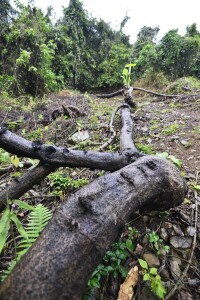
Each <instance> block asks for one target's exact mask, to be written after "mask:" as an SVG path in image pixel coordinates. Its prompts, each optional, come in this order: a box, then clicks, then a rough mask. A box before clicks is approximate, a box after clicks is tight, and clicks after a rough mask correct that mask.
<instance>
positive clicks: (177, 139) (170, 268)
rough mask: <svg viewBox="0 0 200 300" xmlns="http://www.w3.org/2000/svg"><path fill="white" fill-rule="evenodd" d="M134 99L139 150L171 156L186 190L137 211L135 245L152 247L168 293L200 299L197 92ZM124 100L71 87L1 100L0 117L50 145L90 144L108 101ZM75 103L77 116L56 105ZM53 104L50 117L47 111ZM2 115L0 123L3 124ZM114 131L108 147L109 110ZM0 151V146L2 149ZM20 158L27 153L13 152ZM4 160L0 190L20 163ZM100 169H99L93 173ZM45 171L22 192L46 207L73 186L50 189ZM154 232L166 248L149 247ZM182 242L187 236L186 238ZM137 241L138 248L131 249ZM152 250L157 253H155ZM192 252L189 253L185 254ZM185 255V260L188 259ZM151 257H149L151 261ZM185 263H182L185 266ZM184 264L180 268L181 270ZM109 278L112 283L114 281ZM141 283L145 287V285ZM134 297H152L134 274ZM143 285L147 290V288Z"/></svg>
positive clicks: (76, 172) (96, 140)
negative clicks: (32, 99) (161, 208)
mask: <svg viewBox="0 0 200 300" xmlns="http://www.w3.org/2000/svg"><path fill="white" fill-rule="evenodd" d="M134 100H135V102H136V104H137V107H136V108H135V109H133V110H132V118H133V123H134V137H133V138H134V142H135V144H136V146H137V148H138V149H139V150H140V151H143V152H145V153H147V154H153V155H156V154H160V155H162V156H163V157H166V158H167V159H170V160H171V161H173V162H174V163H175V164H176V165H177V167H178V168H180V172H181V174H182V176H184V177H185V179H186V180H187V183H188V188H189V189H188V194H187V196H186V198H185V200H184V202H183V204H182V205H181V206H180V207H177V208H174V209H171V210H170V211H169V212H165V213H163V214H161V213H157V212H152V213H151V214H148V215H146V214H145V215H144V214H140V212H137V214H136V215H135V218H134V219H133V221H132V222H131V225H132V226H134V227H135V228H136V229H137V230H139V232H140V237H138V238H137V240H136V245H137V247H136V250H135V251H136V252H137V255H138V256H139V257H143V255H144V254H145V253H151V254H152V255H153V258H152V259H156V258H158V260H159V264H158V265H157V267H158V269H159V274H160V276H161V278H162V280H163V282H165V286H166V288H167V290H168V293H169V292H170V290H171V289H172V288H173V287H175V288H176V289H175V291H174V293H173V295H172V296H171V297H170V299H178V300H182V299H187V300H188V299H200V213H199V212H198V211H197V210H198V207H199V206H200V191H199V190H198V186H199V187H200V100H193V101H191V100H190V101H189V102H187V101H185V100H184V101H183V102H181V101H180V102H177V101H176V100H175V99H172V100H168V99H162V98H158V97H152V96H149V95H147V94H146V95H145V94H144V93H143V94H142V93H137V95H135V98H134ZM122 102H123V98H122V97H115V98H111V99H101V98H97V97H96V96H95V95H91V94H79V93H75V92H72V91H68V90H66V91H62V92H60V93H57V94H53V95H50V96H49V97H48V99H45V100H43V101H41V100H38V103H37V105H32V106H27V107H23V109H22V108H20V104H17V105H16V106H15V107H14V108H13V109H10V110H9V111H8V110H7V109H6V106H5V105H4V106H2V109H1V111H0V124H1V125H5V126H7V128H8V129H10V130H11V131H13V132H15V133H17V134H19V135H21V136H23V137H25V138H27V139H29V140H33V141H34V140H38V139H39V140H42V142H43V143H52V144H56V145H57V146H64V145H65V146H67V147H73V148H74V149H93V150H99V147H100V146H101V145H102V144H103V143H104V142H105V141H106V140H108V139H109V130H108V124H109V121H110V117H111V114H112V111H113V110H114V108H116V107H117V106H118V105H120V104H121V103H122ZM69 105H73V106H76V107H78V108H79V109H80V111H82V112H84V113H85V115H84V116H80V117H78V118H77V117H76V115H75V114H73V113H72V114H71V115H70V117H69V116H68V117H67V116H64V114H63V106H64V107H67V106H69ZM55 110H57V113H58V114H57V115H56V118H53V117H52V113H53V112H55ZM2 122H3V124H2ZM114 125H115V129H116V131H117V139H116V141H115V143H114V144H113V145H110V146H108V148H107V151H118V150H119V131H120V115H117V116H116V118H115V122H114ZM76 132H79V133H81V134H86V133H87V134H88V135H89V139H87V140H84V141H82V142H76V141H74V140H73V135H74V133H76ZM2 153H3V151H2V152H0V154H1V155H2ZM20 160H21V161H23V162H25V161H28V160H27V159H23V158H20ZM10 165H11V164H10V162H9V160H7V161H3V159H2V160H1V166H0V168H1V169H3V170H6V168H7V170H8V172H3V171H2V172H0V190H3V189H4V188H5V187H6V186H7V185H8V184H10V182H11V181H12V180H16V178H17V177H18V176H21V174H22V173H24V172H25V171H26V168H22V167H21V168H20V167H17V168H15V167H14V166H13V165H12V166H11V167H10ZM60 172H63V174H65V176H66V174H67V176H69V177H71V178H73V179H74V180H79V179H82V178H87V179H88V182H90V181H92V180H93V179H94V178H96V177H97V176H100V175H102V174H103V172H100V171H99V170H95V171H91V170H87V169H78V168H76V169H69V168H66V169H65V170H64V168H60ZM99 173H101V174H100V175H99ZM51 180H52V179H51V178H46V179H45V180H44V181H43V183H41V185H39V186H35V187H33V188H32V189H31V190H30V191H29V192H28V193H26V194H25V195H24V196H22V197H21V200H26V201H28V203H29V204H37V203H39V202H42V203H44V204H45V205H47V206H48V207H50V208H51V209H52V210H53V211H54V210H55V208H56V207H57V206H59V203H60V201H63V199H64V197H66V196H67V195H68V194H69V193H72V192H74V191H75V190H76V188H74V187H71V188H69V189H68V188H63V190H61V189H60V190H59V191H58V192H57V194H56V193H55V192H54V191H53V188H52V184H51V183H52V181H51ZM26 217H27V214H26V213H24V212H20V213H19V218H20V219H21V221H22V223H25V222H26ZM152 231H154V232H156V233H157V234H159V236H160V237H161V238H162V240H163V241H164V242H165V243H166V245H168V246H169V247H170V252H169V253H168V254H167V255H166V253H165V255H162V253H161V254H158V253H156V252H155V251H154V250H155V249H153V248H152V245H150V244H149V240H148V239H147V234H148V233H149V232H152ZM11 240H12V238H11V237H10V238H9V241H10V242H8V247H7V249H6V250H5V251H4V252H3V254H2V255H1V257H0V270H1V271H2V270H4V269H6V268H7V266H8V264H9V262H10V261H11V260H12V258H13V257H14V249H13V248H12V247H13V242H12V241H11ZM185 244H187V245H186V246H185ZM139 248H140V250H141V249H142V250H141V251H139V250H138V249H139ZM155 257H156V258H155ZM190 260H191V261H190ZM133 261H135V256H134V258H133V257H131V255H130V257H129V260H128V262H126V265H128V266H131V265H132V264H133ZM188 263H189V265H188ZM152 265H153V264H152ZM187 268H188V270H187ZM184 272H185V273H184ZM122 281H123V280H122V278H120V279H119V278H118V279H117V280H116V279H113V278H112V284H111V285H110V286H107V287H106V288H105V285H104V287H102V288H101V291H100V294H98V295H100V296H98V297H100V298H98V297H97V298H91V299H117V294H118V291H119V284H120V283H121V282H122ZM113 282H114V283H113ZM146 288H147V291H146ZM135 293H136V299H143V300H144V299H157V298H156V296H155V295H154V294H152V293H151V292H150V290H149V288H148V286H147V287H146V286H145V282H143V281H142V277H141V276H140V279H139V282H138V285H137V288H136V291H135ZM149 293H150V294H149Z"/></svg>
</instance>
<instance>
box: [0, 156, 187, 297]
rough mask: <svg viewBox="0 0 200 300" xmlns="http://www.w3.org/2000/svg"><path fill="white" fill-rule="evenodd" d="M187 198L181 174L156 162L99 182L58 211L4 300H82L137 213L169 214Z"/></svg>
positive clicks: (3, 290)
mask: <svg viewBox="0 0 200 300" xmlns="http://www.w3.org/2000/svg"><path fill="white" fill-rule="evenodd" d="M185 192H186V185H185V182H184V179H183V178H182V177H181V176H180V173H179V170H178V169H177V168H176V167H175V166H174V165H172V164H171V163H169V162H168V161H167V160H164V159H161V158H159V157H156V156H155V157H153V156H147V157H143V158H139V159H138V160H137V161H136V162H134V163H133V164H131V165H129V166H127V167H124V168H123V169H121V170H119V171H116V172H114V173H111V174H107V175H105V176H103V177H100V178H98V179H96V180H95V181H93V182H92V183H91V184H89V185H88V186H85V187H83V188H81V189H80V190H79V191H78V192H76V193H75V194H74V195H72V196H71V197H70V198H68V199H67V200H66V201H65V202H64V203H63V205H62V206H61V207H60V208H59V209H58V210H57V212H56V213H55V215H54V217H53V219H52V220H51V221H50V223H49V224H48V225H47V227H46V228H45V230H44V231H43V233H42V234H41V236H40V237H39V239H38V241H37V242H36V243H35V244H34V245H33V247H32V248H31V249H30V250H29V251H28V252H27V253H26V254H25V256H24V257H23V258H22V260H21V261H20V262H19V263H18V264H17V266H16V267H15V269H14V271H13V272H12V273H11V275H10V276H9V277H8V278H7V280H6V281H5V282H4V283H3V284H2V286H1V287H0V299H1V300H22V299H23V300H33V299H34V300H35V299H40V300H55V299H58V300H60V299H65V300H80V299H81V296H82V295H83V293H84V289H85V287H86V285H87V281H88V279H89V277H90V276H91V273H92V271H93V270H94V269H95V267H96V266H97V265H98V264H99V262H100V261H101V259H102V257H103V255H104V254H105V252H106V250H107V249H108V248H109V247H110V245H111V244H112V242H113V241H115V240H116V239H117V238H119V236H120V234H121V232H122V230H123V228H124V225H125V224H126V223H127V222H128V221H129V220H130V218H131V217H132V215H133V214H134V212H135V211H136V210H138V209H148V210H155V209H159V210H160V209H161V210H166V209H169V208H170V207H173V206H176V205H179V204H180V203H181V202H182V200H183V198H184V196H185Z"/></svg>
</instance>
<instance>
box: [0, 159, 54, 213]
mask: <svg viewBox="0 0 200 300" xmlns="http://www.w3.org/2000/svg"><path fill="white" fill-rule="evenodd" d="M54 171H55V167H52V166H49V165H43V164H39V165H37V166H36V167H34V168H33V169H31V170H29V171H28V172H26V173H25V174H23V175H22V176H21V177H19V178H16V179H15V180H14V182H13V183H12V184H11V185H10V186H9V187H7V188H5V189H4V190H3V191H2V192H1V193H0V211H2V210H3V209H4V208H5V206H6V205H7V201H8V199H9V200H12V199H18V198H19V197H21V196H22V195H23V194H25V193H26V192H27V191H29V190H30V189H31V188H32V187H33V186H34V185H35V184H38V183H40V182H41V181H42V180H43V179H44V178H45V177H46V176H48V175H49V174H50V173H51V172H54Z"/></svg>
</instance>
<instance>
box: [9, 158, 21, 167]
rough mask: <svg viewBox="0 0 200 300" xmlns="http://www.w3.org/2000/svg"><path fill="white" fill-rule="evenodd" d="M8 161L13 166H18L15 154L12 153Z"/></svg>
mask: <svg viewBox="0 0 200 300" xmlns="http://www.w3.org/2000/svg"><path fill="white" fill-rule="evenodd" d="M10 161H11V163H12V164H13V165H14V166H15V168H17V167H19V158H18V157H17V155H12V156H11V157H10Z"/></svg>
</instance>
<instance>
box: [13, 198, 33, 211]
mask: <svg viewBox="0 0 200 300" xmlns="http://www.w3.org/2000/svg"><path fill="white" fill-rule="evenodd" d="M13 202H14V203H17V205H18V206H19V207H20V208H23V209H26V210H34V209H35V208H34V207H33V206H31V205H29V204H27V203H26V202H24V201H21V200H14V201H13Z"/></svg>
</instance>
